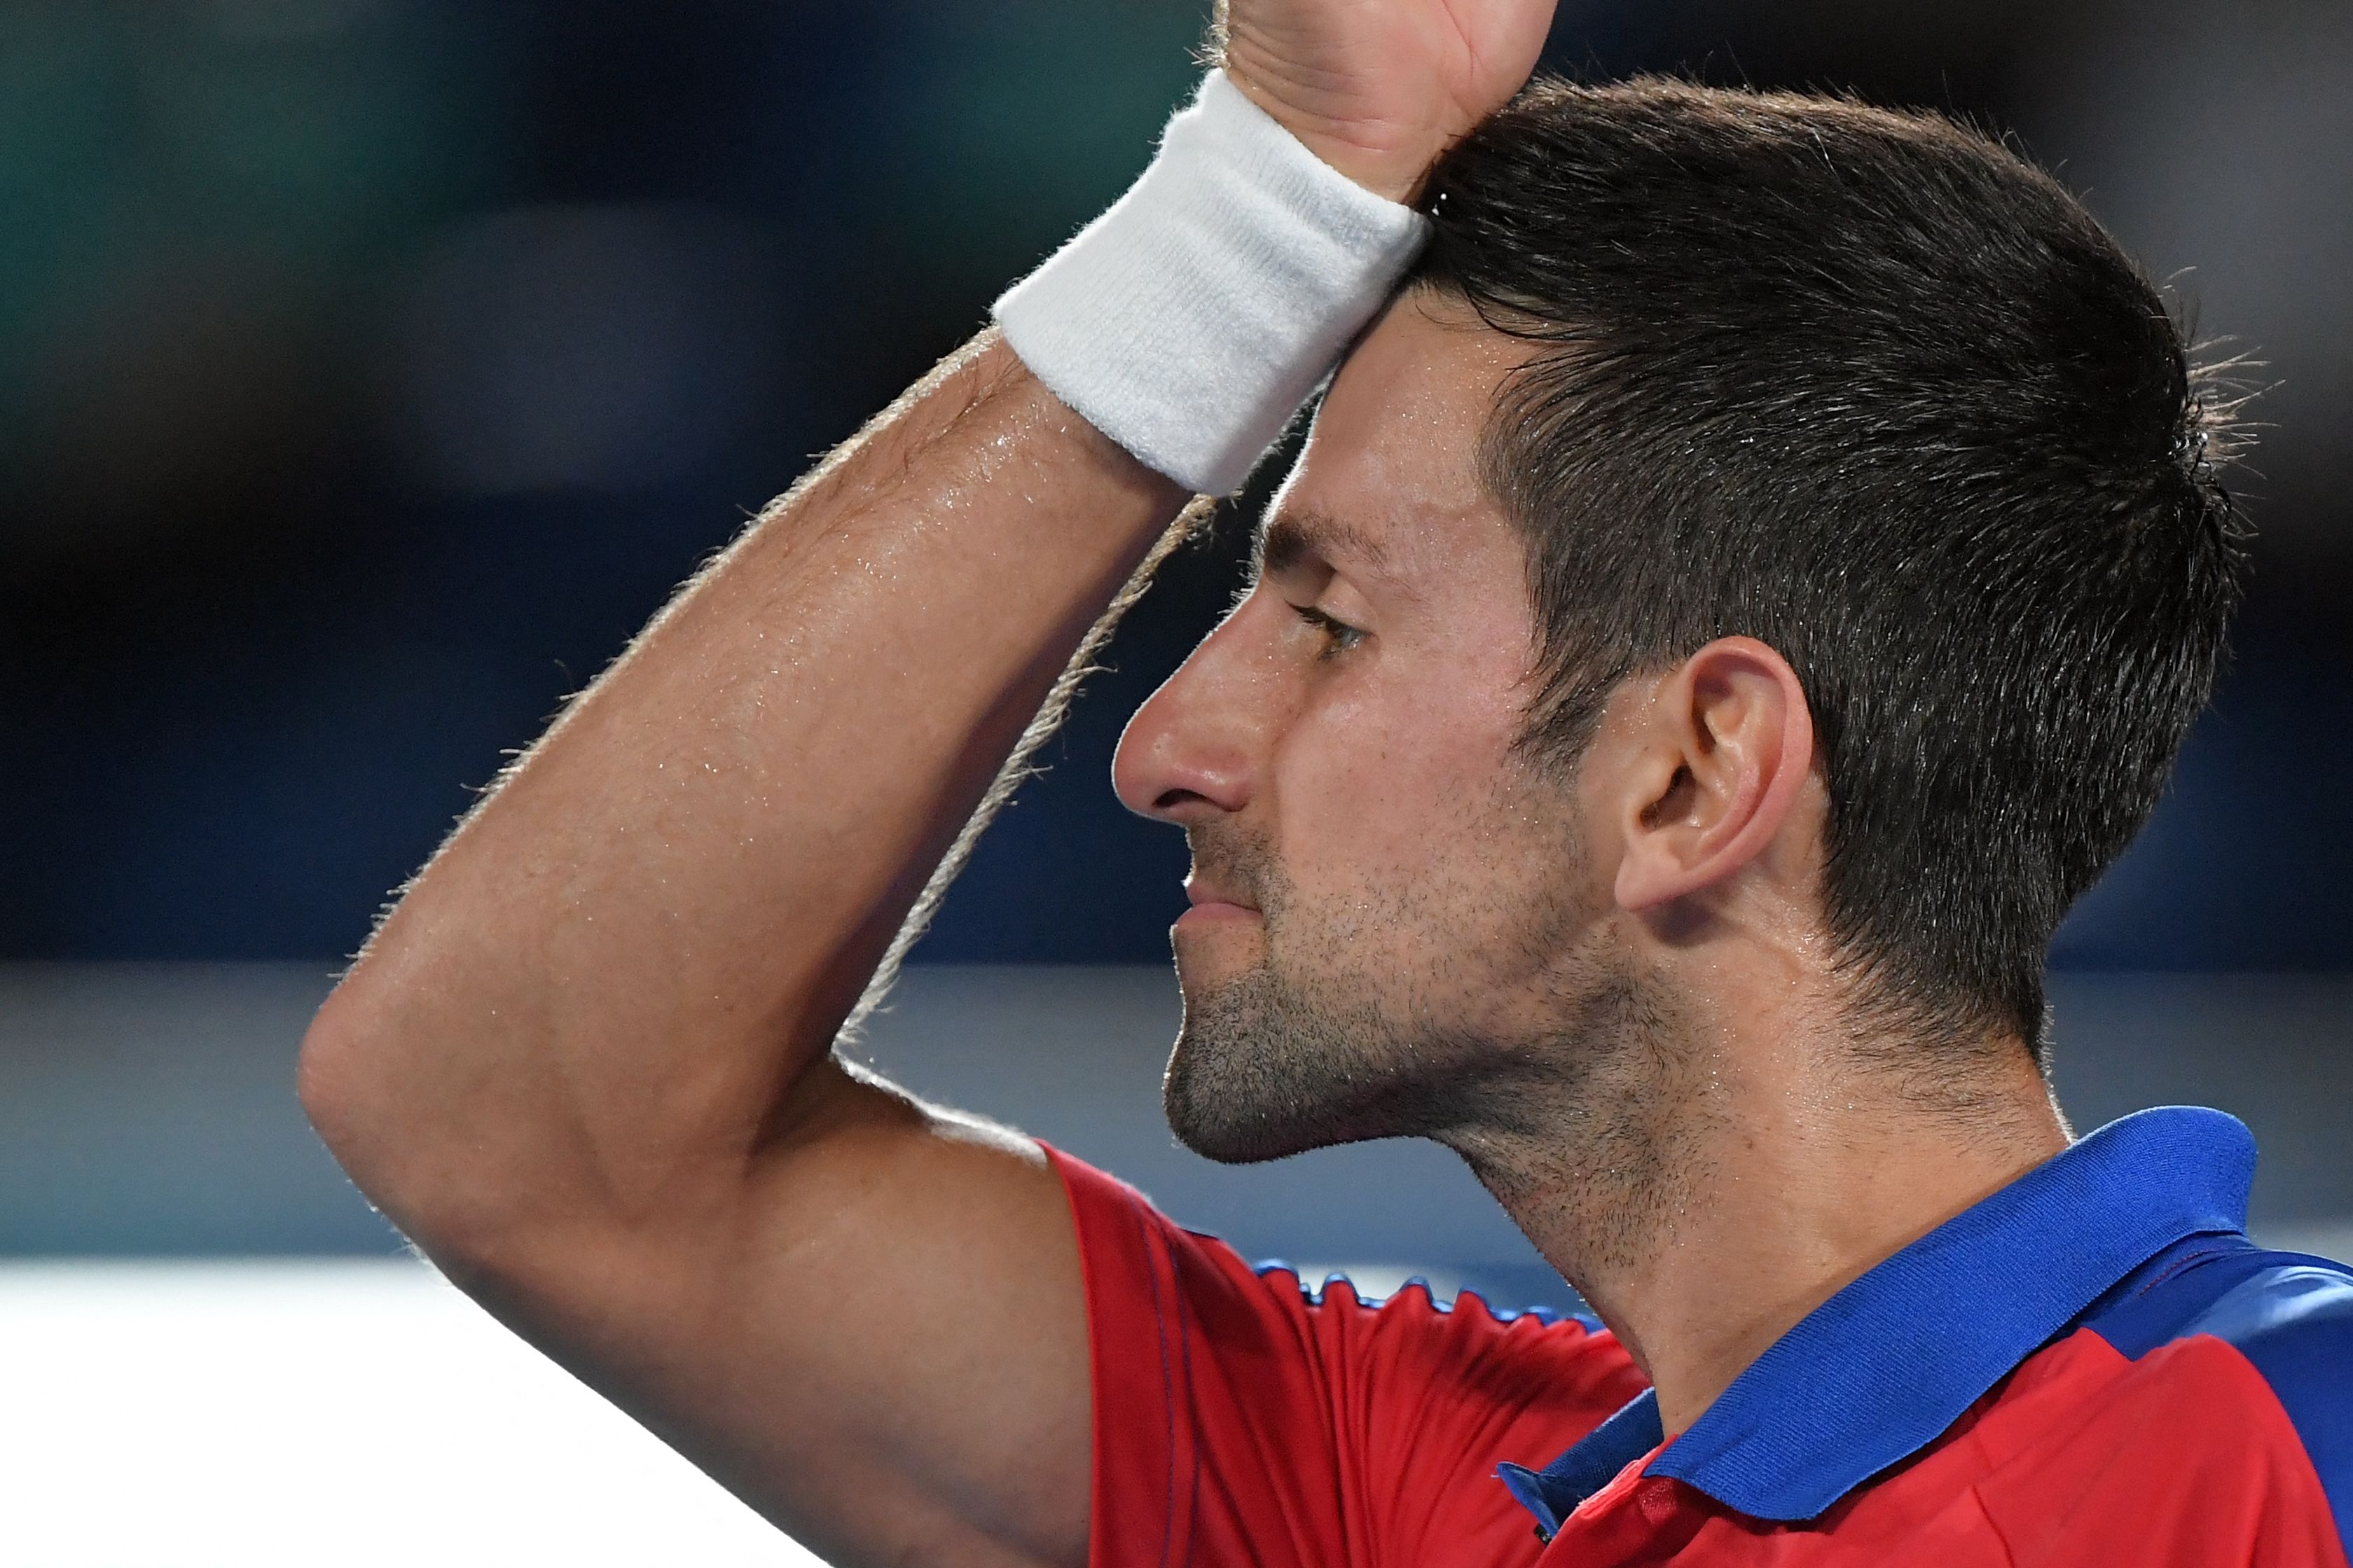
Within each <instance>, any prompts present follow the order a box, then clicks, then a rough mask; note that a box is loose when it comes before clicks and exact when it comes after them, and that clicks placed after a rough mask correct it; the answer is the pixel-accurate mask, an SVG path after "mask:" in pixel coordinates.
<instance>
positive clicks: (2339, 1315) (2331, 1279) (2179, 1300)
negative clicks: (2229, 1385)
mask: <svg viewBox="0 0 2353 1568" xmlns="http://www.w3.org/2000/svg"><path fill="white" fill-rule="evenodd" d="M2200 1240H2201V1241H2202V1242H2203V1243H2204V1245H2203V1246H2202V1247H2199V1246H2196V1245H2195V1244H2193V1245H2192V1246H2191V1247H2187V1248H2185V1249H2183V1250H2184V1251H2185V1252H2186V1253H2188V1254H2189V1255H2188V1256H2185V1257H2183V1258H2180V1259H2179V1261H2178V1262H2177V1263H2176V1264H2175V1266H2174V1267H2173V1268H2171V1269H2169V1270H2160V1271H2158V1272H2159V1273H2160V1274H2161V1276H2162V1277H2161V1278H2158V1279H2152V1280H2151V1281H2150V1282H2149V1283H2148V1284H2147V1286H2146V1287H2144V1289H2141V1290H2140V1291H2138V1292H2135V1293H2133V1294H2132V1295H2130V1296H2129V1298H2128V1299H2126V1300H2121V1301H2119V1302H2118V1303H2117V1304H2116V1306H2114V1307H2113V1308H2111V1309H2109V1310H2106V1311H2104V1312H2100V1313H2098V1314H2096V1315H2094V1316H2091V1317H2088V1318H2087V1319H2086V1320H2085V1321H2084V1327H2086V1328H2088V1329H2090V1330H2091V1331H2093V1332H2094V1333H2096V1334H2098V1335H2099V1336H2100V1337H2101V1338H2102V1339H2104V1340H2105V1341H2107V1342H2108V1343H2110V1344H2111V1345H2114V1346H2115V1347H2116V1350H2117V1352H2119V1353H2120V1354H2123V1355H2125V1356H2126V1357H2128V1358H2130V1359H2131V1360H2134V1361H2138V1360H2139V1359H2140V1358H2141V1357H2143V1356H2145V1355H2147V1354H2148V1353H2149V1352H2151V1351H2154V1350H2156V1349H2158V1347H2159V1346H2161V1345H2167V1344H2171V1343H2172V1342H2175V1341H2177V1340H2184V1339H2188V1338H2189V1337H2190V1336H2191V1335H2193V1334H2211V1336H2213V1337H2214V1338H2215V1339H2218V1340H2221V1342H2223V1343H2225V1344H2227V1345H2230V1346H2231V1347H2232V1348H2233V1349H2234V1350H2236V1351H2237V1352H2239V1353H2240V1354H2241V1355H2242V1356H2244V1357H2245V1358H2246V1359H2247V1361H2248V1363H2249V1364H2251V1365H2253V1367H2254V1369H2255V1371H2256V1372H2258V1373H2261V1374H2262V1376H2263V1381H2264V1383H2266V1384H2269V1385H2270V1387H2271V1391H2272V1397H2273V1398H2274V1399H2276V1400H2278V1401H2279V1404H2280V1408H2281V1409H2282V1410H2284V1411H2285V1412H2286V1414H2287V1418H2288V1421H2289V1423H2290V1425H2292V1426H2295V1434H2296V1436H2297V1438H2298V1439H2299V1440H2300V1441H2301V1442H2302V1443H2303V1444H2304V1451H2305V1453H2306V1456H2307V1457H2308V1458H2310V1459H2311V1460H2312V1468H2313V1469H2314V1471H2315V1472H2316V1474H2317V1475H2318V1476H2319V1477H2320V1486H2321V1489H2322V1490H2323V1491H2324V1492H2326V1493H2327V1497H2328V1506H2329V1511H2330V1512H2331V1513H2332V1514H2333V1515H2334V1516H2335V1518H2336V1521H2337V1537H2338V1539H2339V1541H2340V1542H2353V1268H2347V1267H2346V1266H2345V1265H2344V1264H2342V1263H2337V1262H2332V1261H2331V1260H2329V1259H2327V1258H2312V1257H2307V1256H2306V1255H2304V1254H2301V1253H2294V1252H2266V1251H2264V1250H2263V1249H2262V1248H2261V1247H2256V1246H2255V1245H2254V1244H2253V1243H2252V1242H2250V1241H2248V1240H2247V1239H2246V1238H2245V1237H2224V1238H2221V1240H2220V1241H2219V1242H2217V1241H2215V1240H2213V1239H2212V1238H2200Z"/></svg>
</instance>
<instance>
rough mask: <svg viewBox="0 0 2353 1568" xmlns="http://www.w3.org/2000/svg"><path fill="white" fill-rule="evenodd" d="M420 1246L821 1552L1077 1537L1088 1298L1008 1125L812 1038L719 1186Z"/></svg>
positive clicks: (1065, 1237)
mask: <svg viewBox="0 0 2353 1568" xmlns="http://www.w3.org/2000/svg"><path fill="white" fill-rule="evenodd" d="M427 1250H428V1251H430V1250H432V1248H431V1246H430V1243H429V1241H428V1243H427ZM443 1261H444V1262H445V1266H446V1267H448V1268H450V1270H451V1273H452V1275H453V1277H455V1278H457V1279H459V1283H460V1284H462V1285H464V1286H465V1287H466V1288H467V1289H470V1291H472V1292H473V1293H474V1294H476V1295H477V1296H479V1297H480V1298H481V1299H482V1300H483V1301H484V1302H485V1304H486V1305H488V1306H490V1307H491V1310H493V1311H495V1312H497V1313H498V1314H499V1315H500V1316H501V1318H503V1319H505V1320H506V1321H508V1322H509V1323H510V1324H511V1325H512V1326H513V1327H514V1328H516V1329H517V1330H518V1331H520V1332H522V1334H523V1335H524V1337H526V1338H528V1339H530V1340H532V1341H533V1342H535V1343H537V1344H539V1345H540V1346H541V1347H542V1348H543V1349H544V1350H546V1351H547V1352H549V1353H550V1354H551V1355H553V1356H554V1357H555V1358H556V1359H557V1360H559V1361H561V1362H563V1363H565V1365H567V1366H569V1367H570V1368H572V1370H574V1371H575V1372H576V1373H579V1374H580V1375H581V1376H582V1377H583V1378H584V1379H585V1380H586V1381H587V1382H588V1383H589V1384H592V1385H594V1386H596V1388H597V1389H599V1390H600V1391H601V1392H603V1393H604V1394H607V1396H608V1397H610V1398H612V1399H613V1400H614V1401H615V1402H616V1403H617V1404H618V1405H621V1406H622V1407H623V1408H624V1409H626V1410H628V1411H629V1412H630V1413H631V1414H632V1415H636V1416H637V1417H638V1419H639V1420H641V1421H643V1422H645V1424H646V1425H647V1426H649V1427H651V1428H653V1429H654V1430H655V1431H656V1432H658V1433H659V1434H660V1435H661V1436H663V1437H664V1438H665V1439H667V1440H668V1441H670V1443H671V1444H672V1445H674V1446H675V1447H678V1448H679V1449H680V1450H681V1452H683V1453H684V1454H685V1455H687V1457H688V1458H691V1459H693V1460H694V1461H695V1462H696V1463H697V1464H699V1465H701V1466H702V1468H705V1469H706V1470H708V1471H710V1472H711V1473H712V1475H714V1476H715V1477H717V1478H718V1479H720V1480H721V1481H723V1483H724V1484H726V1485H727V1486H728V1487H729V1488H730V1489H732V1490H733V1491H735V1492H736V1493H737V1495H739V1496H741V1497H743V1498H744V1500H746V1501H748V1502H750V1503H751V1504H752V1505H753V1506H754V1507H755V1508H757V1509H759V1510H761V1511H762V1512H764V1513H765V1514H766V1515H767V1516H768V1517H769V1518H770V1519H772V1520H774V1521H776V1523H778V1524H779V1525H781V1526H783V1527H784V1528H785V1529H786V1530H787V1531H790V1532H791V1533H792V1534H793V1535H794V1536H796V1537H797V1539H799V1540H800V1541H801V1542H803V1543H805V1544H807V1546H809V1547H810V1548H812V1549H813V1550H815V1551H816V1552H818V1553H820V1554H821V1555H823V1556H825V1557H826V1558H827V1559H828V1561H830V1562H836V1563H886V1562H887V1563H901V1562H907V1561H924V1562H932V1561H948V1560H952V1561H955V1562H957V1563H1008V1564H1012V1563H1033V1564H1034V1563H1083V1562H1084V1560H1085V1547H1086V1525H1087V1521H1086V1510H1087V1479H1088V1469H1089V1422H1088V1412H1089V1401H1090V1391H1089V1386H1088V1366H1087V1326H1086V1306H1085V1300H1084V1295H1083V1291H1082V1286H1081V1281H1080V1265H1079V1256H1078V1247H1077V1244H1076V1240H1075V1237H1074V1236H1073V1232H1072V1226H1071V1214H1070V1207H1069V1204H1068V1202H1067V1200H1066V1198H1065V1196H1064V1194H1063V1191H1062V1186H1061V1184H1060V1180H1059V1179H1058V1178H1057V1176H1056V1175H1055V1173H1054V1172H1053V1171H1052V1169H1051V1168H1050V1167H1049V1166H1048V1164H1047V1163H1046V1162H1045V1159H1044V1157H1043V1155H1042V1154H1041V1153H1040V1152H1039V1149H1038V1146H1037V1145H1036V1144H1034V1143H1032V1142H1029V1140H1027V1139H1023V1138H1020V1137H1018V1135H1015V1134H1012V1133H1009V1132H1007V1131H1002V1130H999V1129H996V1128H992V1127H989V1126H987V1125H986V1124H984V1123H979V1122H976V1121H965V1120H961V1119H957V1118H954V1117H950V1116H946V1115H944V1114H942V1113H938V1112H935V1111H933V1110H929V1109H928V1108H924V1107H922V1106H920V1105H917V1104H915V1103H914V1102H913V1101H911V1100H908V1099H906V1098H905V1097H903V1096H902V1095H900V1094H899V1093H897V1092H896V1091H894V1090H892V1089H889V1088H887V1087H885V1086H882V1085H880V1084H877V1083H874V1082H871V1081H868V1080H865V1079H861V1078H857V1077H853V1076H852V1075H851V1074H850V1073H849V1071H847V1070H846V1069H844V1068H841V1067H840V1066H839V1065H838V1064H836V1063H834V1062H832V1061H831V1060H827V1061H824V1062H821V1063H819V1064H818V1065H817V1066H815V1067H813V1068H811V1070H810V1071H809V1073H808V1074H807V1078H806V1079H805V1080H804V1081H803V1083H802V1085H801V1086H800V1087H799V1088H798V1089H797V1091H796V1093H795V1095H794V1096H793V1099H792V1101H791V1103H790V1104H789V1105H788V1107H787V1109H786V1114H785V1117H784V1119H783V1120H782V1121H780V1123H779V1125H778V1127H777V1129H776V1132H775V1133H774V1135H772V1136H771V1137H770V1138H769V1139H767V1140H766V1141H765V1144H764V1146H763V1149H762V1152H761V1153H760V1155H759V1156H758V1158H757V1160H756V1161H755V1163H754V1166H753V1167H752V1169H751V1170H750V1171H749V1173H747V1177H746V1180H745V1181H744V1184H743V1186H742V1188H741V1191H740V1193H738V1194H735V1195H733V1197H732V1198H727V1199H711V1200H706V1201H704V1202H702V1204H700V1205H696V1206H694V1207H692V1208H688V1209H670V1208H665V1209H663V1210H662V1211H661V1212H659V1214H651V1215H648V1217H647V1218H646V1219H645V1220H644V1222H643V1223H641V1224H638V1225H630V1224H627V1223H620V1222H616V1221H612V1220H609V1219H604V1220H600V1221H598V1222H597V1223H596V1224H595V1225H594V1226H583V1227H582V1228H581V1229H579V1230H576V1231H563V1230H558V1231H554V1232H553V1233H549V1234H541V1235H536V1236H529V1237H516V1238H513V1239H512V1240H511V1241H510V1242H508V1243H506V1244H504V1245H502V1246H501V1247H498V1248H493V1249H491V1251H490V1255H488V1256H480V1257H466V1258H449V1259H446V1260H443Z"/></svg>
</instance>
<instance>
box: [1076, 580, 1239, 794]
mask: <svg viewBox="0 0 2353 1568" xmlns="http://www.w3.org/2000/svg"><path fill="white" fill-rule="evenodd" d="M1262 609H1263V605H1262V603H1261V595H1257V594H1253V595H1251V596H1250V597H1249V598H1247V599H1245V600H1244V601H1243V602H1242V603H1241V604H1240V605H1238V606H1237V607H1236V608H1235V610H1234V612H1233V613H1232V614H1231V615H1229V616H1227V617H1226V618H1225V620H1224V621H1222V622H1220V623H1219V626H1218V627H1217V629H1216V630H1214V631H1212V632H1211V633H1210V634H1209V635H1208V637H1205V638H1203V639H1202V641H1201V643H1200V645H1199V646H1198V647H1195V648H1194V649H1193V651H1192V653H1191V654H1190V655H1189V656H1187V658H1186V660H1185V662H1184V663H1183V664H1182V665H1179V666H1178V667H1177V668H1176V673H1175V674H1174V675H1171V676H1170V677H1169V678H1168V679H1167V680H1166V682H1164V683H1163V684H1162V685H1161V688H1160V689H1159V690H1157V691H1155V692H1154V693H1153V694H1152V695H1151V697H1150V698H1148V699H1146V700H1145V704H1144V706H1143V707H1141V708H1139V709H1137V710H1136V711H1135V716H1134V718H1133V719H1131V720H1129V721H1128V725H1127V731H1126V733H1125V734H1124V735H1122V736H1121V737H1120V743H1119V753H1118V755H1117V757H1116V758H1115V759H1114V760H1113V769H1112V773H1113V786H1114V788H1116V789H1117V791H1118V793H1119V796H1120V799H1121V801H1122V802H1123V803H1124V805H1126V806H1127V808H1128V809H1129V810H1131V811H1135V812H1140V813H1143V814H1144V815H1145V816H1160V817H1170V816H1176V815H1181V808H1182V807H1183V806H1184V805H1187V804H1189V803H1191V802H1193V801H1194V800H1195V799H1196V798H1197V797H1198V799H1199V800H1202V801H1206V802H1208V804H1209V805H1214V806H1216V807H1218V808H1219V809H1222V810H1226V811H1239V810H1240V809H1241V806H1242V805H1243V804H1244V803H1245V802H1246V801H1247V800H1248V799H1249V798H1250V791H1251V788H1252V786H1253V782H1254V780H1255V778H1256V775H1257V772H1258V768H1259V764H1260V762H1261V759H1262V758H1263V756H1264V755H1265V752H1266V746H1267V742H1268V741H1269V739H1270V737H1271V732H1272V731H1273V729H1274V727H1275V726H1276V725H1277V724H1279V723H1280V721H1281V715H1280V713H1279V712H1277V711H1275V708H1276V706H1277V697H1278V693H1277V691H1276V690H1275V686H1276V681H1275V679H1274V676H1273V672H1272V670H1271V668H1270V661H1269V659H1268V658H1267V654H1268V652H1269V650H1268V649H1267V648H1266V647H1263V646H1261V645H1262V643H1263V640H1264V639H1263V637H1262V633H1263V632H1264V630H1265V628H1264V626H1263V625H1262V615H1261V612H1262Z"/></svg>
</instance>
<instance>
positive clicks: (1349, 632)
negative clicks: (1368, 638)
mask: <svg viewBox="0 0 2353 1568" xmlns="http://www.w3.org/2000/svg"><path fill="white" fill-rule="evenodd" d="M1291 607H1292V609H1293V611H1295V612H1296V613H1297V614H1298V616H1299V618H1300V619H1301V620H1303V621H1305V622H1306V623H1307V624H1308V625H1309V626H1314V628H1315V629H1316V630H1317V631H1319V632H1322V633H1323V634H1324V646H1323V647H1322V648H1320V649H1319V650H1317V652H1316V655H1315V657H1316V658H1332V657H1333V656H1334V655H1335V654H1342V653H1345V652H1347V651H1348V650H1349V649H1350V648H1352V647H1356V645H1357V644H1358V643H1360V642H1362V641H1364V640H1365V634H1364V631H1363V630H1362V629H1361V628H1360V627H1356V626H1350V625H1349V624H1348V623H1347V622H1345V621H1343V620H1338V619H1335V617H1333V616H1327V615H1325V614H1324V612H1323V611H1321V610H1319V609H1317V608H1316V607H1315V606H1314V605H1292V606H1291Z"/></svg>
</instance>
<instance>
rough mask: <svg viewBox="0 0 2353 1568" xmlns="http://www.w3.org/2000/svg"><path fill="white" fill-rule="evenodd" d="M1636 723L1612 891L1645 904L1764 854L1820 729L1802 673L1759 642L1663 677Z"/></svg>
mask: <svg viewBox="0 0 2353 1568" xmlns="http://www.w3.org/2000/svg"><path fill="white" fill-rule="evenodd" d="M1635 725H1636V731H1637V732H1636V733H1635V734H1634V735H1631V736H1630V737H1628V740H1630V742H1632V744H1631V746H1630V749H1629V750H1628V752H1626V753H1625V755H1626V757H1627V761H1628V762H1629V763H1630V764H1632V765H1630V766H1628V767H1626V768H1624V769H1623V770H1622V773H1621V775H1620V777H1621V783H1622V784H1623V786H1624V787H1623V788H1622V789H1621V791H1620V797H1619V805H1620V807H1621V812H1620V828H1621V831H1622V833H1623V835H1624V843H1623V846H1622V854H1621V856H1620V860H1619V864H1618V878H1617V887H1616V897H1617V902H1618V904H1619V906H1620V908H1622V909H1626V910H1649V909H1655V908H1657V907H1659V906H1661V905H1663V904H1666V903H1670V902H1672V900H1677V899H1681V898H1684V897H1687V896H1689V895H1691V894H1694V893H1697V892H1700V891H1703V890H1704V889H1708V888H1710V887H1714V886H1716V885H1718V884H1721V883H1723V882H1725V880H1726V879H1729V878H1731V877H1732V876H1733V875H1734V874H1735V873H1736V872H1738V871H1740V870H1741V869H1742V868H1745V867H1746V866H1748V865H1750V864H1751V863H1753V862H1755V861H1756V860H1757V858H1758V857H1760V856H1761V855H1763V854H1764V853H1765V851H1766V850H1767V847H1770V846H1771V845H1772V844H1773V842H1774V840H1775V839H1776V837H1778V835H1779V834H1780V833H1781V831H1782V828H1783V827H1784V826H1785V825H1786V824H1787V823H1788V820H1789V816H1790V813H1791V810H1792V808H1793V807H1794V806H1795V805H1796V804H1797V802H1798V799H1799V795H1800V794H1801V793H1802V791H1803V790H1804V787H1805V783H1806V779H1807V777H1808V775H1809V773H1810V771H1811V769H1812V766H1813V751H1814V725H1813V713H1812V710H1811V709H1810V707H1809V706H1808V704H1807V702H1806V694H1805V689H1804V688H1803V687H1802V686H1801V685H1800V684H1799V680H1798V677H1797V673H1796V671H1794V670H1793V669H1791V668H1790V667H1789V663H1788V660H1787V659H1785V658H1782V657H1781V656H1780V655H1779V654H1778V653H1777V652H1775V651H1774V650H1773V649H1772V648H1771V647H1768V646H1767V645H1766V644H1764V643H1762V642H1759V641H1757V639H1756V638H1755V637H1721V638H1718V639H1717V640H1716V641H1715V642H1712V643H1709V644H1708V645H1707V646H1706V647H1703V648H1701V649H1700V650H1699V651H1698V652H1696V653H1694V654H1693V655H1692V656H1691V657H1690V658H1687V659H1685V660H1684V661H1683V663H1682V664H1681V665H1679V666H1677V667H1676V668H1673V669H1672V670H1670V671H1668V672H1667V673H1666V674H1665V675H1663V676H1662V677H1661V678H1660V679H1659V681H1658V685H1657V687H1656V688H1655V689H1654V690H1653V692H1652V694H1651V700H1649V702H1648V703H1646V704H1645V705H1644V706H1643V709H1642V710H1641V713H1640V715H1639V716H1638V717H1637V718H1636V720H1635Z"/></svg>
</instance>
